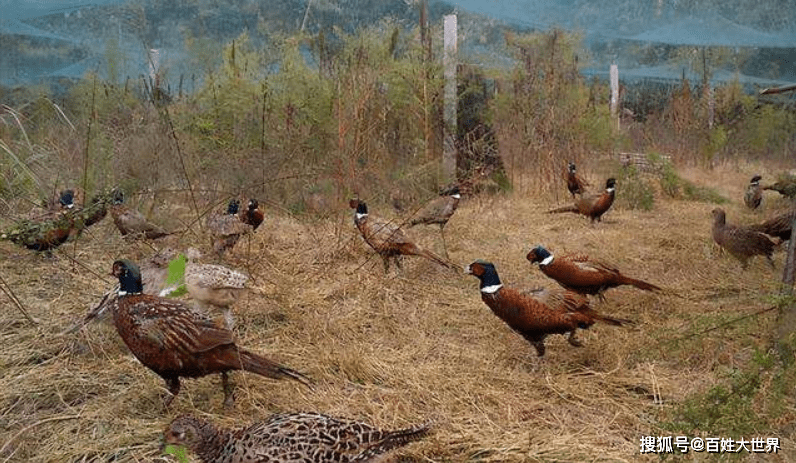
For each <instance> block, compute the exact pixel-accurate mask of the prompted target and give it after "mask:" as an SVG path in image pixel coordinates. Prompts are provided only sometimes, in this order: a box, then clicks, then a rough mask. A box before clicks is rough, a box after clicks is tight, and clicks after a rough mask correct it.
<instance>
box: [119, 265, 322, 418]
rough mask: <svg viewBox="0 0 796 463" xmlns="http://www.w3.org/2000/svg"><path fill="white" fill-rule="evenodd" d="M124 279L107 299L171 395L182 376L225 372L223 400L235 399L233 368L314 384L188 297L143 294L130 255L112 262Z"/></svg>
mask: <svg viewBox="0 0 796 463" xmlns="http://www.w3.org/2000/svg"><path fill="white" fill-rule="evenodd" d="M112 274H113V275H114V276H116V277H117V278H118V279H119V292H118V296H117V297H116V298H115V299H113V300H112V301H110V302H108V304H109V307H108V308H109V309H110V311H111V313H112V314H113V322H114V325H115V326H116V330H117V331H118V332H119V336H121V338H122V340H123V341H124V343H125V344H126V345H127V347H128V348H129V349H130V351H131V352H132V353H133V355H135V357H136V358H137V359H138V360H139V361H140V362H141V363H142V364H144V366H146V367H147V368H149V369H150V370H152V371H154V372H155V373H157V374H158V375H159V376H160V377H162V378H163V379H164V380H165V381H166V385H167V386H168V389H169V392H170V393H171V395H170V396H169V397H168V398H167V399H166V401H165V405H166V406H167V407H168V406H169V404H171V401H172V400H173V399H174V397H176V396H177V394H178V393H179V392H180V378H181V377H191V378H195V377H200V376H205V375H209V374H212V373H221V383H222V387H223V390H224V405H225V406H231V405H232V403H233V402H234V398H233V395H232V387H231V385H230V384H229V378H228V372H229V371H232V370H245V371H249V372H252V373H256V374H258V375H261V376H265V377H268V378H273V379H282V378H290V379H293V380H296V381H298V382H300V383H302V384H304V385H305V386H307V387H310V388H312V385H311V382H310V379H309V378H307V377H306V376H305V375H303V374H301V373H299V372H297V371H295V370H292V369H290V368H287V367H285V366H282V365H279V364H277V363H276V362H274V361H272V360H269V359H267V358H265V357H263V356H260V355H257V354H254V353H252V352H249V351H247V350H245V349H243V348H241V347H238V346H237V345H236V344H235V341H234V340H233V338H232V332H231V331H230V330H228V329H225V328H220V327H218V326H216V324H215V323H213V321H212V320H211V319H210V318H208V317H206V316H205V315H204V314H202V313H200V312H197V311H195V310H194V309H193V308H191V307H190V306H188V305H186V304H185V303H183V302H180V301H177V300H174V299H165V298H161V297H157V296H150V295H147V294H143V284H142V282H141V274H140V271H139V269H138V266H137V265H135V264H134V263H133V262H131V261H129V260H125V259H123V260H117V261H116V262H114V263H113V270H112Z"/></svg>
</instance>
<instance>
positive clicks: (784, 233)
mask: <svg viewBox="0 0 796 463" xmlns="http://www.w3.org/2000/svg"><path fill="white" fill-rule="evenodd" d="M794 219H796V208H792V209H791V210H789V211H788V212H785V213H783V214H779V215H776V216H774V217H772V218H770V219H768V220H766V221H765V222H763V223H761V224H757V225H750V226H749V229H751V230H754V231H758V232H761V233H765V234H766V235H769V236H774V237H777V238H779V239H781V240H782V241H788V240H789V239H790V235H791V231H792V230H793V228H792V227H793V220H794Z"/></svg>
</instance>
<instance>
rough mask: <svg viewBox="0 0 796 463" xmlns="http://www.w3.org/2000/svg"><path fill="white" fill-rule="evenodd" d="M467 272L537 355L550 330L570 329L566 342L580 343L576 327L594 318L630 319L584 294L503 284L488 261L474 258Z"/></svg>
mask: <svg viewBox="0 0 796 463" xmlns="http://www.w3.org/2000/svg"><path fill="white" fill-rule="evenodd" d="M466 272H467V273H469V274H471V275H474V276H476V277H478V279H479V280H480V282H481V284H480V289H481V300H483V301H484V303H485V304H486V305H487V306H488V307H489V308H490V309H492V312H494V314H495V315H497V316H498V317H499V318H500V319H501V320H503V321H504V322H506V324H507V325H509V326H510V327H511V328H512V329H513V330H514V331H516V332H517V333H519V334H520V335H522V336H523V337H524V338H525V339H526V340H528V342H530V343H531V345H533V346H534V347H535V348H536V352H537V354H538V355H539V356H540V357H541V356H543V355H544V353H545V345H544V339H545V337H547V336H548V335H550V334H565V333H569V337H568V340H569V343H570V344H572V345H573V346H576V347H579V346H580V345H581V344H580V341H578V339H577V337H576V335H575V332H576V330H577V329H578V328H581V329H587V328H589V327H590V326H591V325H593V324H594V323H595V322H597V321H601V322H605V323H608V324H611V325H617V326H621V325H622V324H624V323H629V321H628V320H622V319H619V318H611V317H606V316H603V315H600V314H599V313H597V312H596V311H594V310H593V309H592V308H591V307H590V306H589V300H588V299H587V298H586V297H585V296H583V295H581V294H578V293H575V292H573V291H568V290H554V289H544V290H539V291H536V292H533V293H529V292H523V291H520V290H518V289H515V288H511V287H507V286H504V285H503V284H502V283H501V282H500V278H499V277H498V274H497V270H495V266H494V265H493V264H492V263H490V262H486V261H481V260H477V261H475V262H473V263H472V264H470V265H469V266H468V267H467V270H466Z"/></svg>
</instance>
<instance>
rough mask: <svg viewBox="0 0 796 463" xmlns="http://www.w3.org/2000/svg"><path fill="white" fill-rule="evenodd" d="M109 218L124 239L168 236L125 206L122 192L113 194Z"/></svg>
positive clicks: (151, 238) (160, 228)
mask: <svg viewBox="0 0 796 463" xmlns="http://www.w3.org/2000/svg"><path fill="white" fill-rule="evenodd" d="M111 217H113V223H114V224H115V225H116V228H118V229H119V232H120V233H121V234H122V236H124V237H125V238H128V237H129V238H131V239H138V238H146V239H149V240H154V239H158V238H162V237H164V236H167V235H170V233H169V232H167V231H166V230H164V229H163V227H160V226H158V225H155V224H153V223H150V222H149V221H148V220H147V219H146V217H144V214H142V213H140V212H138V211H137V210H135V209H131V208H129V207H127V206H125V205H124V192H122V190H116V191H114V192H113V204H112V205H111Z"/></svg>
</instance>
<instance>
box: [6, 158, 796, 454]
mask: <svg viewBox="0 0 796 463" xmlns="http://www.w3.org/2000/svg"><path fill="white" fill-rule="evenodd" d="M739 170H742V169H723V170H722V169H719V170H717V171H716V173H715V174H714V175H712V176H711V177H709V178H706V177H705V176H704V175H702V174H699V173H697V172H690V173H686V174H687V175H686V176H688V177H689V178H691V179H692V180H696V181H699V182H700V183H703V184H708V185H709V186H714V187H719V188H721V189H722V190H723V191H722V193H724V194H725V195H726V196H727V197H729V198H732V199H733V202H732V204H731V205H728V206H727V207H726V209H727V210H728V220H729V221H731V222H738V221H740V222H749V221H752V220H755V218H756V217H761V216H764V215H765V214H766V212H765V211H764V212H762V213H752V212H748V211H746V210H744V209H743V206H742V205H741V204H740V198H741V194H742V189H743V185H744V183H745V182H746V181H748V177H749V175H747V172H745V171H744V172H739ZM593 183H594V182H593ZM597 183H600V182H597ZM727 185H731V186H729V187H728V186H727ZM736 185H737V187H736ZM619 188H620V190H619V194H620V195H621V185H620V187H619ZM766 199H767V200H770V199H773V196H767V197H766ZM772 203H773V201H767V202H766V205H765V206H764V207H766V208H769V210H768V211H769V212H770V211H771V210H770V208H771V207H772ZM554 205H555V204H554V201H552V200H551V199H550V198H549V197H544V198H535V197H527V195H524V194H520V193H515V194H512V195H509V196H508V197H482V198H475V199H469V200H466V201H464V202H463V203H462V205H461V206H460V209H459V211H458V212H457V214H456V215H455V216H454V218H453V219H452V220H451V222H450V224H449V226H448V227H447V228H446V232H447V233H446V237H447V239H448V249H449V252H450V255H451V258H452V259H453V260H454V261H455V262H457V263H460V264H462V265H466V264H468V263H470V262H471V261H472V260H474V259H476V258H484V259H489V260H491V261H493V262H495V263H496V265H497V268H498V271H499V272H500V274H501V276H502V277H503V280H504V281H505V282H514V283H517V284H519V285H522V286H526V287H534V286H545V285H554V284H555V283H552V282H551V281H548V280H546V279H545V277H544V276H543V275H542V274H541V272H539V270H538V269H536V268H531V266H530V264H529V263H528V262H527V261H526V260H525V258H524V256H525V253H526V252H527V250H528V249H529V247H530V246H531V245H534V244H536V243H543V244H545V245H546V246H548V247H549V248H551V249H552V250H554V251H558V252H563V251H582V252H586V253H588V254H590V255H593V256H596V257H600V258H603V259H605V260H607V261H609V262H612V263H614V264H616V265H617V266H618V267H619V268H620V269H623V270H625V271H626V273H628V274H630V275H632V276H636V277H638V278H642V279H645V280H648V281H650V282H653V283H656V284H659V285H661V286H663V287H665V288H666V290H667V291H666V293H664V294H660V295H656V294H650V293H645V292H642V291H638V290H635V289H627V288H620V289H615V290H612V291H609V292H608V294H607V300H606V301H605V302H597V303H596V305H597V307H598V309H599V310H602V311H604V312H606V313H609V314H613V315H616V316H619V317H623V318H631V319H633V320H636V321H637V322H638V323H637V325H636V326H634V327H631V328H628V329H623V328H615V327H611V326H603V325H596V326H594V327H593V329H591V330H590V331H588V332H585V333H582V335H581V338H582V340H583V341H584V344H585V347H583V348H580V349H576V348H573V347H571V346H570V345H569V344H567V342H566V340H565V339H564V338H563V337H561V336H553V337H551V338H550V339H548V342H547V345H548V354H547V355H546V356H545V358H544V359H543V360H539V359H537V358H536V355H535V353H534V350H533V349H532V348H531V347H530V346H529V345H528V344H527V343H526V342H525V341H524V340H523V339H522V338H521V337H519V336H518V335H516V334H514V333H513V332H512V331H511V330H510V329H508V328H507V327H506V326H505V325H503V324H502V323H501V322H500V321H499V320H498V319H497V318H496V317H494V316H493V315H492V314H491V312H490V311H489V309H488V308H487V307H486V306H485V305H484V304H483V303H482V302H481V301H480V297H479V294H478V290H477V280H476V279H475V278H473V277H470V276H465V275H461V274H455V273H452V272H450V271H446V270H444V269H439V268H437V267H436V266H435V265H434V264H433V263H430V262H426V261H423V260H420V259H407V260H405V265H404V272H403V273H396V272H394V271H392V272H391V273H390V274H388V275H386V276H385V275H384V273H383V271H382V265H381V261H380V260H379V259H378V258H375V257H374V256H373V254H372V253H371V252H370V250H369V248H367V247H366V246H365V245H364V243H362V242H361V239H360V238H359V236H358V235H357V234H356V231H355V229H354V227H353V225H352V224H351V219H350V211H348V210H341V211H340V214H339V216H338V217H337V218H336V219H333V220H329V221H325V222H315V223H309V222H300V221H298V220H296V219H293V218H290V217H285V216H279V215H277V216H269V217H268V218H267V221H266V223H265V224H264V225H263V226H262V227H261V228H260V229H259V230H258V232H257V233H256V235H255V236H254V237H253V238H252V240H251V242H250V243H247V242H246V241H242V242H241V243H240V244H239V245H238V248H237V249H236V251H235V253H234V254H235V255H234V258H233V261H234V262H233V265H235V266H237V267H240V268H246V269H248V271H249V272H250V273H251V274H252V275H253V277H254V280H255V281H254V285H253V286H254V287H255V288H254V290H253V291H252V293H251V294H250V295H249V296H248V297H246V299H245V300H243V301H241V302H240V303H239V304H238V306H237V323H238V328H237V329H238V337H239V343H240V344H241V345H243V346H246V347H249V348H251V349H253V350H255V351H258V352H262V353H268V354H270V355H272V356H273V357H274V358H276V359H278V360H280V361H282V362H284V363H285V364H287V365H289V366H291V367H294V368H297V369H299V370H302V371H305V372H307V373H308V374H310V375H311V376H313V377H314V378H316V379H317V381H318V388H317V390H316V391H314V392H311V391H307V390H305V389H302V388H301V387H300V386H298V385H297V384H296V383H293V382H273V381H271V380H267V379H261V378H259V377H257V376H254V375H250V374H236V375H234V380H235V382H236V384H237V385H238V389H237V402H236V405H235V408H234V409H232V410H224V409H223V408H222V406H221V398H222V393H221V390H220V385H219V380H218V378H216V377H213V378H202V379H199V380H186V381H185V382H184V387H183V391H182V393H181V394H180V396H179V398H178V400H176V401H175V402H174V405H173V408H172V409H171V410H170V411H164V410H163V408H162V405H161V403H162V402H161V400H162V396H163V394H164V393H165V389H164V387H163V381H162V380H160V379H159V378H158V377H157V376H156V375H154V374H153V373H151V372H150V371H149V370H147V369H145V368H143V367H141V366H140V365H139V364H138V362H137V361H136V360H135V359H134V358H133V357H132V356H131V355H130V354H129V353H128V351H127V349H126V347H125V346H124V345H123V344H122V342H121V340H120V339H119V338H118V336H117V335H116V333H115V330H114V329H113V328H112V326H110V325H109V324H107V323H95V324H93V325H90V326H88V327H86V328H84V329H83V330H81V331H80V332H78V333H75V334H71V335H59V333H60V332H61V331H62V330H63V329H64V328H65V327H67V326H68V325H69V324H71V323H72V322H73V321H75V320H76V319H77V318H79V316H80V315H81V314H83V313H84V312H85V311H86V310H87V309H88V307H89V306H90V305H91V304H92V302H93V301H96V300H98V296H99V295H100V294H101V293H102V292H103V291H104V288H106V287H110V285H111V283H112V282H111V281H110V278H109V277H108V276H107V273H108V271H109V270H110V264H111V262H112V261H113V259H115V258H117V257H122V256H128V257H129V256H132V257H136V258H138V257H141V256H145V255H148V254H151V252H152V250H151V249H149V248H148V247H147V246H145V245H142V244H128V243H125V242H124V241H122V240H121V239H120V238H119V237H118V236H117V233H116V232H115V229H113V225H112V223H111V221H110V220H107V219H106V221H105V222H104V223H102V224H101V225H99V226H98V227H97V229H96V230H93V233H91V235H90V236H86V235H84V237H83V238H81V240H80V241H79V242H78V244H77V246H73V245H72V244H69V245H67V246H65V247H64V248H63V251H65V253H66V254H68V255H70V256H73V257H75V258H76V259H77V260H78V261H79V262H80V265H76V264H73V263H72V261H71V260H70V259H68V258H67V257H66V256H64V255H63V254H60V255H57V256H56V257H55V258H51V259H48V258H43V257H41V256H37V255H34V254H32V253H29V252H27V251H25V250H21V249H18V248H16V247H14V246H13V245H11V244H9V243H0V255H2V259H0V274H1V275H2V276H3V278H4V279H5V280H6V281H7V282H8V284H9V285H10V286H11V288H13V290H14V292H15V293H16V295H17V296H18V297H19V299H20V300H21V301H22V303H23V304H24V306H25V307H26V308H27V310H28V311H29V312H30V313H31V315H33V316H34V317H35V318H37V319H38V320H39V321H40V322H41V323H40V324H39V325H37V326H35V327H33V326H31V325H30V324H28V323H27V322H26V321H25V320H24V319H23V318H22V316H21V315H20V314H19V312H17V311H16V310H15V309H14V306H13V305H12V304H11V303H10V301H9V300H8V298H7V297H6V296H5V295H2V294H0V304H2V306H3V310H2V311H0V327H2V328H0V336H1V337H0V344H2V346H3V348H2V349H1V350H0V410H2V413H1V414H0V446H2V447H3V453H2V454H0V458H2V460H3V461H5V460H6V459H10V461H35V462H63V461H92V458H97V460H96V461H108V458H109V457H111V456H112V455H115V456H116V457H115V459H114V461H150V460H153V459H156V458H157V455H158V454H159V452H158V446H159V443H160V437H161V432H162V429H163V428H164V427H165V425H166V424H167V423H168V422H169V421H170V419H171V418H172V417H174V416H176V415H178V414H181V413H185V412H191V413H197V414H200V415H204V416H208V417H210V418H212V419H213V420H215V421H217V422H219V423H221V424H224V425H228V426H240V425H243V424H248V423H249V422H251V421H252V420H255V419H258V418H262V417H264V416H267V415H268V414H269V413H273V412H285V411H298V410H305V411H320V412H325V413H330V414H334V415H341V416H347V417H355V418H360V419H364V420H366V421H369V422H371V423H374V424H376V425H379V426H384V427H400V426H406V425H408V424H410V423H416V422H421V421H425V420H429V419H431V420H434V421H435V423H436V429H437V432H436V433H435V434H434V435H432V436H431V437H430V438H429V439H427V440H426V441H424V442H421V443H418V444H413V445H411V446H409V447H407V448H406V449H404V450H403V451H402V453H401V455H403V457H402V458H404V459H405V461H603V460H604V461H636V460H638V459H640V458H641V457H640V455H639V443H638V442H639V438H640V437H641V436H642V435H668V434H670V433H669V432H667V431H663V430H661V429H660V428H659V424H658V421H659V419H660V418H661V417H663V416H666V414H667V412H668V411H671V410H672V407H674V406H676V404H677V403H678V402H679V401H681V400H682V399H684V398H685V397H686V396H687V395H688V394H691V393H694V392H699V391H704V390H706V389H707V388H709V387H710V386H712V385H714V384H716V383H717V382H718V381H720V380H721V378H722V376H721V375H722V372H723V371H727V370H728V369H732V368H735V367H742V366H744V365H745V364H747V362H748V361H749V358H750V356H751V355H752V354H751V352H752V350H753V349H754V348H755V347H765V342H766V338H767V335H768V333H770V332H771V331H772V328H773V321H774V319H773V315H764V316H760V317H756V318H753V319H751V321H747V322H744V323H738V324H734V325H731V326H729V327H726V328H722V329H718V330H712V331H708V332H705V333H702V334H699V333H700V332H702V331H704V330H705V329H707V328H710V327H711V326H715V325H716V324H718V323H720V322H723V321H726V320H729V319H732V318H735V317H737V316H741V315H744V314H749V313H753V312H755V311H758V310H761V309H763V308H765V307H766V305H765V303H764V301H763V295H765V294H767V293H769V292H772V291H774V290H775V289H776V281H777V280H778V279H779V274H780V272H779V269H778V270H777V271H776V272H774V271H772V270H771V269H770V268H769V267H768V266H767V265H766V264H765V262H764V261H763V260H758V259H755V260H754V261H753V262H752V265H750V269H749V270H747V271H746V272H743V273H742V272H740V265H739V264H738V263H737V262H736V261H734V260H732V259H731V258H730V257H728V256H727V255H726V254H725V255H721V254H719V253H718V252H717V250H716V248H715V247H714V246H713V244H712V242H711V239H710V235H709V229H710V210H711V209H712V207H713V206H712V205H710V204H705V203H690V202H680V201H664V200H661V199H659V200H658V203H657V204H656V208H655V209H654V210H653V211H651V212H637V211H630V210H620V209H616V210H612V211H610V212H609V213H608V214H607V215H606V216H605V220H604V222H603V223H602V224H598V225H596V226H589V225H588V221H587V220H585V219H583V218H582V217H578V216H575V215H571V214H561V215H554V216H551V215H546V214H544V211H545V210H546V209H548V208H549V207H551V206H554ZM373 209H374V213H376V214H378V213H379V211H378V208H377V207H373ZM384 212H385V214H382V215H387V214H386V211H384ZM436 230H437V229H436V228H435V227H428V228H422V227H420V228H417V229H413V230H411V231H410V234H411V235H412V236H414V237H416V238H417V240H418V242H419V243H421V244H423V245H426V246H428V247H430V248H432V249H434V250H437V251H441V242H440V241H439V237H438V234H437V232H436ZM191 240H193V241H194V243H195V242H196V241H197V239H196V238H195V237H194V238H192V239H186V243H184V244H188V242H190V241H191ZM194 243H191V244H194ZM247 249H249V250H250V251H249V253H248V254H247V252H246V251H247ZM782 256H783V254H782V253H781V252H779V253H778V254H777V255H776V257H777V260H778V263H779V266H780V269H781V262H782ZM694 334H696V335H694ZM691 335H693V336H691ZM688 336H690V337H688ZM683 337H686V338H685V339H681V338H683ZM695 432H699V433H700V434H701V435H703V436H706V437H728V436H721V435H719V436H715V435H714V433H712V432H711V430H710V429H701V430H698V431H697V430H695ZM760 435H762V436H763V437H771V436H775V435H778V434H777V433H776V432H775V431H770V430H761V432H760ZM729 437H738V436H729ZM779 437H780V438H781V439H783V441H782V446H783V447H784V448H785V449H786V451H785V453H781V454H780V456H779V457H770V458H767V459H766V461H786V460H785V459H784V458H787V457H788V456H789V457H790V458H796V456H794V454H793V450H792V448H793V447H792V445H793V440H792V436H787V435H779ZM703 457H704V455H703Z"/></svg>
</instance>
